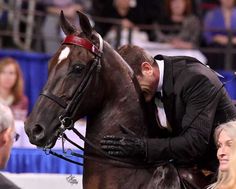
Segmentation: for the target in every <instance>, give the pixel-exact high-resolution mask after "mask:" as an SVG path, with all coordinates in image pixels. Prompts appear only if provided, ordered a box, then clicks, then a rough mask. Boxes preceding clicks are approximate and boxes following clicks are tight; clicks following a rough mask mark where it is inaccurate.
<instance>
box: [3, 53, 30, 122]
mask: <svg viewBox="0 0 236 189" xmlns="http://www.w3.org/2000/svg"><path fill="white" fill-rule="evenodd" d="M0 103H1V104H5V105H7V106H9V107H10V108H11V109H12V111H13V115H14V118H15V119H17V120H24V119H25V118H26V115H27V113H28V98H27V97H26V96H25V95H24V81H23V77H22V72H21V69H20V66H19V64H18V62H17V61H16V60H15V59H13V58H10V57H6V58H3V59H1V60H0Z"/></svg>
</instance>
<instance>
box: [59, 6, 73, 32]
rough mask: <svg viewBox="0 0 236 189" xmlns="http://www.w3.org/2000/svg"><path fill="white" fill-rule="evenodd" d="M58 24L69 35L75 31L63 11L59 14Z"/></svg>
mask: <svg viewBox="0 0 236 189" xmlns="http://www.w3.org/2000/svg"><path fill="white" fill-rule="evenodd" d="M60 26H61V29H62V31H63V32H64V33H65V34H66V35H70V34H73V33H75V32H76V28H75V27H74V26H73V25H72V24H71V23H70V22H69V21H68V20H67V19H66V18H65V16H64V13H63V11H61V14H60Z"/></svg>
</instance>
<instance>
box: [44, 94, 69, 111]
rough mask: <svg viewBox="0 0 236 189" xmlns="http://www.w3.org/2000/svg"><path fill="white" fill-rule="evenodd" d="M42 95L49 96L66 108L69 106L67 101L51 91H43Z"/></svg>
mask: <svg viewBox="0 0 236 189" xmlns="http://www.w3.org/2000/svg"><path fill="white" fill-rule="evenodd" d="M40 95H42V96H45V97H47V98H49V99H50V100H52V101H53V102H56V103H57V104H58V105H59V106H61V107H62V108H64V109H65V108H66V107H67V103H66V102H65V101H63V100H62V99H61V98H60V97H58V96H56V95H54V94H52V93H50V92H49V91H43V92H42V93H40Z"/></svg>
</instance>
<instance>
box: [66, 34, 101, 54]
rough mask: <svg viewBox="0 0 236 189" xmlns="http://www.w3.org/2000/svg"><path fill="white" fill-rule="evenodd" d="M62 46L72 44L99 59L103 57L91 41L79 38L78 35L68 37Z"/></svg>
mask: <svg viewBox="0 0 236 189" xmlns="http://www.w3.org/2000/svg"><path fill="white" fill-rule="evenodd" d="M62 44H72V45H77V46H80V47H83V48H85V49H87V50H89V51H90V52H91V53H93V54H95V55H96V56H98V57H101V54H102V53H101V51H99V49H98V48H97V47H96V46H95V45H94V44H93V43H91V42H90V41H89V40H87V39H84V38H81V37H78V36H76V35H68V36H66V38H65V39H64V41H63V42H62Z"/></svg>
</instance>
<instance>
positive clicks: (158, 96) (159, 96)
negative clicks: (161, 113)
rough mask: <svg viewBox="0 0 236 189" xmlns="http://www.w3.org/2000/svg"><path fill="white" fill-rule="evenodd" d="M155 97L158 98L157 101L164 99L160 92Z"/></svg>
mask: <svg viewBox="0 0 236 189" xmlns="http://www.w3.org/2000/svg"><path fill="white" fill-rule="evenodd" d="M155 97H156V98H157V99H160V100H162V99H163V96H162V94H161V92H160V91H158V92H156V93H155Z"/></svg>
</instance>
